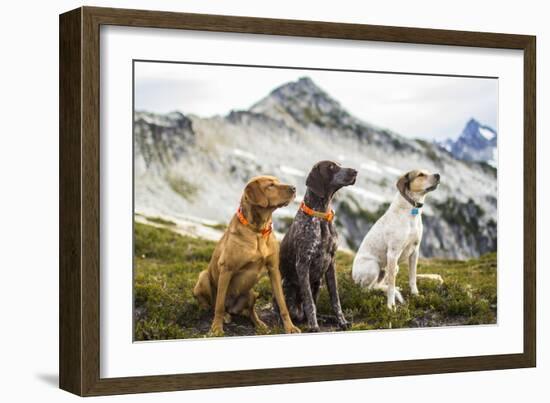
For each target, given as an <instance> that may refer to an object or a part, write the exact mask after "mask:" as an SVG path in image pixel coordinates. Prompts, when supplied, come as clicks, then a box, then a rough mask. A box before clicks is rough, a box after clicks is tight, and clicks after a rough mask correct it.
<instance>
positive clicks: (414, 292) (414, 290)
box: [411, 286, 420, 296]
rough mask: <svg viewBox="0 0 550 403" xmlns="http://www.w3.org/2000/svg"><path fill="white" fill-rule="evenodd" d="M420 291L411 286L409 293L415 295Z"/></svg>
mask: <svg viewBox="0 0 550 403" xmlns="http://www.w3.org/2000/svg"><path fill="white" fill-rule="evenodd" d="M419 294H420V293H419V292H418V288H417V287H416V286H412V287H411V295H414V296H417V295H419Z"/></svg>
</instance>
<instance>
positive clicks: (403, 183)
mask: <svg viewBox="0 0 550 403" xmlns="http://www.w3.org/2000/svg"><path fill="white" fill-rule="evenodd" d="M410 183H411V179H410V172H407V173H406V174H405V175H403V176H402V177H401V178H399V180H398V181H397V185H396V186H397V189H398V190H399V193H401V194H404V193H405V191H406V190H409V185H410Z"/></svg>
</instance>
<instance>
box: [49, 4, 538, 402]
mask: <svg viewBox="0 0 550 403" xmlns="http://www.w3.org/2000/svg"><path fill="white" fill-rule="evenodd" d="M535 82H536V81H535V37H534V36H526V35H513V34H499V33H481V32H460V31H445V30H432V29H419V28H401V27H386V26H373V25H355V24H339V23H328V22H313V21H295V20H275V19H263V18H249V17H229V16H217V15H201V14H185V13H170V12H159V11H143V10H139V11H138V10H121V9H107V8H94V7H82V8H79V9H76V10H73V11H69V12H67V13H65V14H62V15H61V16H60V387H61V388H62V389H65V390H67V391H70V392H72V393H75V394H78V395H81V396H91V395H107V394H120V393H138V392H153V391H168V390H185V389H197V388H213V387H229V386H245V385H261V384H276V383H293V382H310V381H323V380H341V379H355V378H368V377H386V376H399V375H414V374H435V373H446V372H458V371H479V370H494V369H505V368H522V367H533V366H535V363H536V350H535V344H536V323H535V317H536V311H535V309H536V304H535V301H536V295H535V271H536V261H535V255H536V242H535V241H536V216H535V203H536V186H535V183H536V169H535V167H536V160H535V158H536V155H535V154H536V153H535V88H536V86H535ZM400 268H401V270H400Z"/></svg>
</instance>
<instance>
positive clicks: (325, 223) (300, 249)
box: [279, 161, 357, 332]
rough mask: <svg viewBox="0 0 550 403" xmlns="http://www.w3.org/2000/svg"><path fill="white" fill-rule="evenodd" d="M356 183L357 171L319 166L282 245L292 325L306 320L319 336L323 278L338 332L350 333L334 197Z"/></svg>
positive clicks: (327, 163)
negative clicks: (340, 282) (339, 274)
mask: <svg viewBox="0 0 550 403" xmlns="http://www.w3.org/2000/svg"><path fill="white" fill-rule="evenodd" d="M356 177H357V171H356V170H355V169H351V168H342V167H341V166H340V165H338V164H337V163H335V162H332V161H321V162H318V163H317V164H315V165H314V166H313V168H312V169H311V172H310V173H309V175H308V177H307V180H306V186H307V191H306V194H305V196H304V201H303V202H302V205H301V206H300V209H299V210H298V212H297V213H296V216H295V217H294V221H293V222H292V224H291V225H290V228H289V230H288V232H287V233H286V235H285V237H284V239H283V241H282V242H281V249H280V266H279V267H280V271H281V276H282V280H283V291H284V294H285V299H286V302H287V306H288V310H289V312H290V315H291V317H292V320H294V321H296V322H303V321H304V319H306V320H307V324H308V328H309V331H312V332H318V331H319V324H318V322H317V309H316V303H317V297H318V296H319V288H320V286H321V279H322V278H323V277H324V278H325V282H326V285H327V288H328V292H329V295H330V301H331V304H332V309H333V310H334V313H335V315H336V319H337V321H338V326H339V327H340V328H341V329H346V328H348V327H349V324H348V322H347V321H346V318H345V317H344V314H343V313H342V307H341V306H340V297H339V295H338V287H337V283H336V272H335V267H334V265H335V261H334V260H335V254H336V249H337V248H338V235H337V233H336V228H335V225H334V223H333V222H332V220H333V218H334V212H333V211H332V209H331V206H330V204H331V201H332V198H333V196H334V194H335V193H336V192H337V191H338V190H339V189H340V188H342V187H344V186H349V185H353V184H354V183H355V179H356ZM304 316H305V317H304Z"/></svg>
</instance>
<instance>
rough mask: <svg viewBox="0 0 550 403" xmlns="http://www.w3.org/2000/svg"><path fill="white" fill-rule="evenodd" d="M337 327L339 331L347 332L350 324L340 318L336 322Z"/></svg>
mask: <svg viewBox="0 0 550 403" xmlns="http://www.w3.org/2000/svg"><path fill="white" fill-rule="evenodd" d="M338 327H339V328H340V330H348V329H350V328H351V323H349V322H348V321H347V320H346V319H344V318H342V319H340V320H339V321H338Z"/></svg>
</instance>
